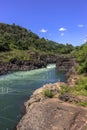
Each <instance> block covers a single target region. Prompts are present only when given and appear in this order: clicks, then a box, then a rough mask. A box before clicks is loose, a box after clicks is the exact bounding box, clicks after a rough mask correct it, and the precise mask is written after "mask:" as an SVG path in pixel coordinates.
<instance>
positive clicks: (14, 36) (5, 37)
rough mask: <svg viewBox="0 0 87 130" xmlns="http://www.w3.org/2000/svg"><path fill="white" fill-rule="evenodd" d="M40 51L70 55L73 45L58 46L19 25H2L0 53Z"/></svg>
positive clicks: (0, 25) (0, 24)
mask: <svg viewBox="0 0 87 130" xmlns="http://www.w3.org/2000/svg"><path fill="white" fill-rule="evenodd" d="M13 49H18V50H35V49H37V50H40V51H45V52H48V51H50V52H55V53H69V52H70V51H72V50H73V46H72V45H71V44H67V45H64V44H58V43H56V42H53V41H50V40H47V39H44V38H39V36H38V35H37V34H35V33H33V32H32V31H30V30H27V29H25V28H23V27H20V26H18V25H15V24H12V25H9V24H4V23H0V51H1V52H2V51H11V50H13Z"/></svg>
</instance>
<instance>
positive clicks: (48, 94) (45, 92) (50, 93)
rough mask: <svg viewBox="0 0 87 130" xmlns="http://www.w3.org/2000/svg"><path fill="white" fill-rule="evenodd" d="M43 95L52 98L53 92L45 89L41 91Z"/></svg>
mask: <svg viewBox="0 0 87 130" xmlns="http://www.w3.org/2000/svg"><path fill="white" fill-rule="evenodd" d="M43 95H44V97H49V98H52V97H53V96H54V92H53V91H52V90H49V89H45V90H43Z"/></svg>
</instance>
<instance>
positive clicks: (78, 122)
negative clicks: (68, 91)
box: [17, 83, 87, 130]
mask: <svg viewBox="0 0 87 130" xmlns="http://www.w3.org/2000/svg"><path fill="white" fill-rule="evenodd" d="M61 84H63V83H55V84H49V85H45V86H44V87H42V88H40V89H38V90H36V91H35V92H34V93H33V95H32V96H31V98H30V99H29V100H28V101H27V102H26V103H25V107H26V114H25V115H24V116H23V117H22V119H21V120H20V122H19V124H18V125H17V130H86V128H87V108H84V107H81V106H76V105H74V104H70V103H68V102H64V101H62V100H59V99H58V98H48V97H44V96H43V95H42V91H43V90H44V89H52V90H53V91H54V90H55V92H56V91H57V92H58V91H59V90H60V85H61ZM65 97H66V95H65ZM70 97H71V98H73V96H70ZM68 98H69V95H68Z"/></svg>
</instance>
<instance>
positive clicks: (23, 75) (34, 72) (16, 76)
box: [0, 64, 56, 81]
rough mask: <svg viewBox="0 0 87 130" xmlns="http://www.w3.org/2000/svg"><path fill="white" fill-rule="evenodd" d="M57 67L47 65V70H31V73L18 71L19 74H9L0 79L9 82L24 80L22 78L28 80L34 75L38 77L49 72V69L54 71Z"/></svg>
mask: <svg viewBox="0 0 87 130" xmlns="http://www.w3.org/2000/svg"><path fill="white" fill-rule="evenodd" d="M55 67H56V65H55V64H49V65H47V67H46V68H41V69H35V70H30V71H18V72H13V73H11V74H7V75H4V76H1V77H0V81H5V80H6V81H9V80H17V79H22V78H26V77H30V76H33V75H37V74H40V73H44V72H47V71H49V69H51V68H52V69H53V68H55Z"/></svg>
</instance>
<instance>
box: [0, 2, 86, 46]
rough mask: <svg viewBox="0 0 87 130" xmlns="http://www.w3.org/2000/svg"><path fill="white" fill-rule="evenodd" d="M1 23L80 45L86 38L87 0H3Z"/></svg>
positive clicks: (57, 40) (1, 4)
mask: <svg viewBox="0 0 87 130" xmlns="http://www.w3.org/2000/svg"><path fill="white" fill-rule="evenodd" d="M0 22H4V23H9V24H12V23H15V24H17V25H20V26H23V27H25V28H27V29H30V30H31V31H33V32H35V33H36V34H38V35H39V36H40V37H45V38H47V39H50V40H53V41H56V42H59V43H71V44H73V45H80V44H82V43H84V42H85V40H86V39H87V0H0Z"/></svg>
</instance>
